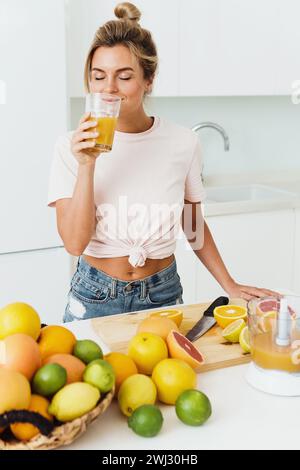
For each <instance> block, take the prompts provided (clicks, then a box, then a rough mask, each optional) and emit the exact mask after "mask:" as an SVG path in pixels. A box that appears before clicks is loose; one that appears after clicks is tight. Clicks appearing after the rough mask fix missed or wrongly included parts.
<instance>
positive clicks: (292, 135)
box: [71, 96, 300, 181]
mask: <svg viewBox="0 0 300 470" xmlns="http://www.w3.org/2000/svg"><path fill="white" fill-rule="evenodd" d="M145 108H146V111H147V113H148V114H156V115H160V116H162V117H165V118H167V119H171V120H173V121H174V122H177V123H179V124H182V125H185V126H187V127H192V126H194V125H195V124H196V123H198V122H202V121H213V122H216V123H218V124H220V125H221V126H223V127H224V129H225V130H226V132H227V134H228V136H229V139H230V150H229V152H224V144H223V139H222V137H221V135H220V134H219V133H218V132H216V131H215V130H214V129H207V128H205V129H202V130H201V131H200V132H199V138H200V140H201V142H202V148H203V154H204V172H203V173H204V178H205V179H206V181H208V180H211V179H213V178H214V177H215V176H221V177H222V176H223V177H226V176H229V175H236V174H239V173H247V174H249V175H250V174H253V175H255V174H261V173H263V174H268V173H274V174H278V175H281V174H284V173H289V174H292V175H298V177H299V176H300V132H299V123H300V104H298V105H296V104H293V103H292V101H291V98H290V97H288V96H286V97H216V98H214V97H207V98H201V97H196V98H177V97H174V98H147V100H146V103H145ZM83 112H84V100H83V99H82V98H72V99H71V128H72V129H74V128H75V127H76V126H77V123H78V121H79V119H80V116H81V114H82V113H83Z"/></svg>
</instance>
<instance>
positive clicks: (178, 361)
mask: <svg viewBox="0 0 300 470" xmlns="http://www.w3.org/2000/svg"><path fill="white" fill-rule="evenodd" d="M181 321H182V312H181V311H179V310H175V309H174V310H163V311H161V312H155V313H153V314H151V315H150V316H148V317H146V318H145V319H144V320H142V321H141V322H140V323H139V324H138V327H137V331H136V335H135V336H134V337H133V338H132V339H131V340H130V342H129V345H128V351H127V354H123V353H119V352H112V353H110V354H108V355H106V356H105V360H106V361H108V362H109V363H110V364H111V365H112V367H113V369H114V372H115V376H116V398H117V400H118V404H119V408H120V410H121V412H122V413H123V414H124V415H125V416H126V417H127V422H128V426H129V427H130V428H131V429H132V430H133V431H134V432H135V433H136V434H138V435H140V436H144V437H152V436H155V435H157V434H158V433H159V431H160V430H161V427H162V424H163V416H162V413H161V410H160V409H159V407H158V406H157V405H156V402H157V400H159V401H160V402H161V403H164V404H168V405H175V411H176V414H177V416H178V418H179V419H180V420H181V421H182V422H183V423H185V424H188V425H192V426H198V425H201V424H203V423H204V422H205V421H206V420H207V419H208V418H209V416H210V415H211V404H210V401H209V399H208V398H207V396H206V395H204V394H203V393H202V392H200V391H199V390H197V389H196V387H197V375H196V370H200V369H201V364H203V362H204V358H203V356H202V354H201V353H200V351H198V349H197V348H195V346H194V345H193V344H192V343H191V342H190V341H189V340H188V339H187V338H185V336H184V335H182V334H181V333H180V331H179V328H180V324H181Z"/></svg>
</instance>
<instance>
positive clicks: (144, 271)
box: [83, 255, 175, 281]
mask: <svg viewBox="0 0 300 470" xmlns="http://www.w3.org/2000/svg"><path fill="white" fill-rule="evenodd" d="M83 257H84V259H85V261H86V262H87V263H88V264H90V265H91V266H93V267H94V268H96V269H98V270H100V271H103V272H104V273H105V274H108V276H111V277H114V278H116V279H120V280H121V281H134V280H137V279H143V278H145V277H148V276H151V275H152V274H155V273H157V272H158V271H162V270H163V269H165V268H167V267H168V266H169V265H170V264H171V263H172V262H173V261H174V259H175V256H174V255H171V256H168V257H167V258H163V259H150V258H147V259H146V262H145V264H144V266H137V267H136V268H134V267H133V266H131V264H130V263H129V262H128V256H121V257H117V258H95V257H94V256H89V255H83Z"/></svg>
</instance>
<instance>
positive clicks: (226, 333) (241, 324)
mask: <svg viewBox="0 0 300 470" xmlns="http://www.w3.org/2000/svg"><path fill="white" fill-rule="evenodd" d="M245 326H246V323H245V321H244V320H243V319H242V318H240V319H239V320H235V321H234V322H232V323H230V325H228V326H226V328H225V329H224V330H223V331H222V336H223V338H225V339H226V340H227V341H230V342H231V343H238V342H239V339H240V333H241V331H242V330H243V329H244V328H245Z"/></svg>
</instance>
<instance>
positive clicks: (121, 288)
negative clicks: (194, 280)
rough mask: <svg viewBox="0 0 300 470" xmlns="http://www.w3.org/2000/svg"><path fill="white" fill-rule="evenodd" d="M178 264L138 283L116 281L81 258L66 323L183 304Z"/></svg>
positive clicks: (70, 294)
mask: <svg viewBox="0 0 300 470" xmlns="http://www.w3.org/2000/svg"><path fill="white" fill-rule="evenodd" d="M182 293H183V289H182V285H181V282H180V277H179V275H178V273H177V266H176V261H175V260H174V261H173V262H172V263H171V264H170V265H169V266H167V267H166V268H165V269H163V270H162V271H159V272H157V273H155V274H152V275H151V276H148V277H145V278H143V279H139V280H135V281H122V280H120V279H116V278H113V277H111V276H109V275H108V274H105V273H104V272H103V271H100V270H98V269H96V268H94V267H93V266H91V265H90V264H88V263H87V262H86V261H85V260H84V258H83V257H80V258H79V260H78V264H77V270H76V272H75V274H74V276H73V278H72V281H71V289H70V292H69V295H68V303H67V306H66V310H65V315H64V318H63V321H64V322H70V321H73V320H86V319H87V318H95V317H103V316H106V315H114V314H117V313H124V312H135V311H137V310H145V309H151V308H156V307H166V306H169V305H176V304H182V303H183V299H182Z"/></svg>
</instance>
